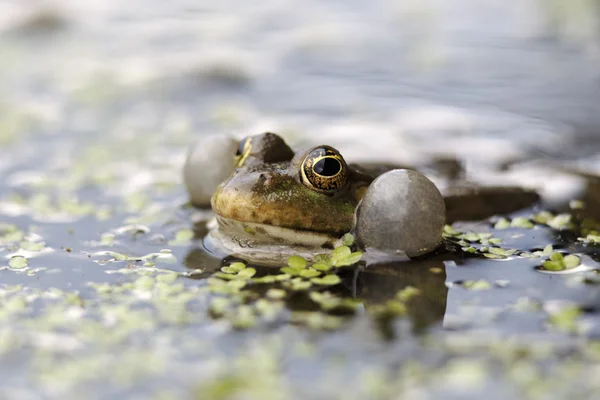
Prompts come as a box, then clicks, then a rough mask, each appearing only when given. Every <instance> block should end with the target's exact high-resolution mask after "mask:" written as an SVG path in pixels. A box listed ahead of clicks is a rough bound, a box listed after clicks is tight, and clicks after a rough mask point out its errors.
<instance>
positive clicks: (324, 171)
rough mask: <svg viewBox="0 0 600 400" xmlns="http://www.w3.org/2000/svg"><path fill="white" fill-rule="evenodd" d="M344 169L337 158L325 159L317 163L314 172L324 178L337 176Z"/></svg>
mask: <svg viewBox="0 0 600 400" xmlns="http://www.w3.org/2000/svg"><path fill="white" fill-rule="evenodd" d="M341 169H342V165H341V164H340V162H339V161H338V160H336V159H335V158H329V157H327V158H323V159H321V160H319V161H317V162H316V163H315V166H314V167H313V170H314V171H315V172H316V173H317V174H319V175H322V176H335V175H337V174H338V172H340V170H341Z"/></svg>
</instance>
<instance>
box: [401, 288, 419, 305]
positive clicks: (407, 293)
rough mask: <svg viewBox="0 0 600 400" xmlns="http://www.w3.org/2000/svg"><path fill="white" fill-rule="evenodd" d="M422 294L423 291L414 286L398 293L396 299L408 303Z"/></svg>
mask: <svg viewBox="0 0 600 400" xmlns="http://www.w3.org/2000/svg"><path fill="white" fill-rule="evenodd" d="M420 294H421V291H420V290H419V289H417V288H416V287H414V286H407V287H405V288H404V289H402V290H400V291H399V292H398V293H396V298H397V299H398V300H400V301H408V300H410V299H412V298H413V297H415V296H418V295H420Z"/></svg>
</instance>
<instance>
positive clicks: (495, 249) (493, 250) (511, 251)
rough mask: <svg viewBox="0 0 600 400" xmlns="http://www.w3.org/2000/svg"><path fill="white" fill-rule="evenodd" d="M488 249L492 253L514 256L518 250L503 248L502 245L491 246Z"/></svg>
mask: <svg viewBox="0 0 600 400" xmlns="http://www.w3.org/2000/svg"><path fill="white" fill-rule="evenodd" d="M488 251H489V252H490V253H492V254H498V255H501V256H512V255H513V254H515V253H516V252H517V249H502V248H500V247H490V248H489V250H488Z"/></svg>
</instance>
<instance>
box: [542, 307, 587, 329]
mask: <svg viewBox="0 0 600 400" xmlns="http://www.w3.org/2000/svg"><path fill="white" fill-rule="evenodd" d="M580 315H581V309H580V308H579V307H577V306H568V307H563V308H562V309H561V310H559V311H558V312H556V313H554V314H552V315H551V316H550V320H549V322H550V325H552V326H553V327H554V328H556V329H558V330H561V331H565V332H575V331H576V330H577V320H578V319H579V316H580Z"/></svg>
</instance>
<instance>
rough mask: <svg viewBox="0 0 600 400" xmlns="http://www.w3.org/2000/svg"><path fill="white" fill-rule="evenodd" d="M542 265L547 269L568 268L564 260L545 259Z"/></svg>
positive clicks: (559, 269) (560, 269)
mask: <svg viewBox="0 0 600 400" xmlns="http://www.w3.org/2000/svg"><path fill="white" fill-rule="evenodd" d="M542 267H543V268H544V269H545V270H547V271H562V270H563V269H565V268H566V266H565V264H564V262H560V261H544V263H543V264H542Z"/></svg>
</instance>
